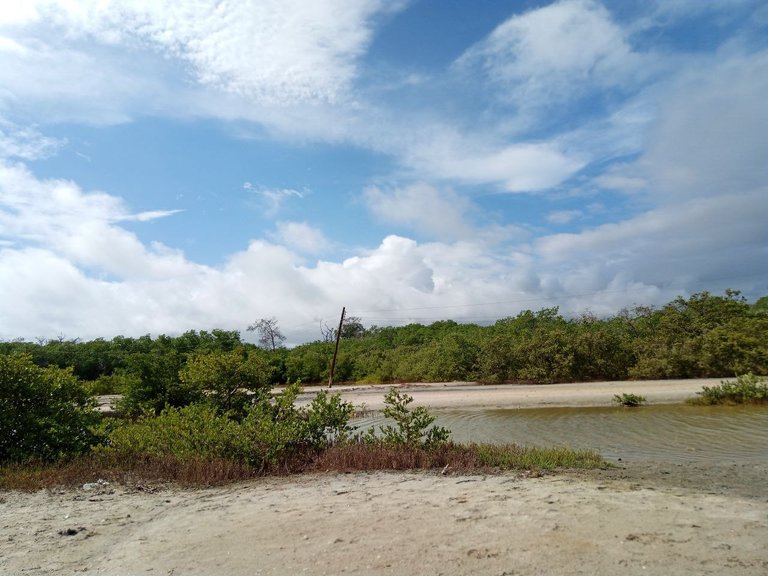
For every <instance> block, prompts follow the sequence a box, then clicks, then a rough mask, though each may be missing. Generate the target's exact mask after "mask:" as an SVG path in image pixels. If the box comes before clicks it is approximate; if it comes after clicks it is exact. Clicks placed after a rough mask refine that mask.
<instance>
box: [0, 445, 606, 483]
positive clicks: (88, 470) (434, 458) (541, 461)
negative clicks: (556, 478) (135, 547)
mask: <svg viewBox="0 0 768 576" xmlns="http://www.w3.org/2000/svg"><path fill="white" fill-rule="evenodd" d="M603 465H604V462H603V460H602V459H601V458H600V456H599V455H598V454H596V453H595V452H591V451H574V450H570V449H565V448H552V449H540V448H527V447H522V446H517V445H514V444H511V445H507V446H492V445H483V444H453V443H447V444H443V445H440V446H437V447H434V448H423V447H410V446H395V445H388V444H384V443H372V444H369V443H364V442H360V443H350V444H341V445H336V446H331V447H330V448H328V449H326V450H324V451H322V452H320V453H316V454H305V455H303V456H300V455H296V456H294V457H293V458H292V459H290V460H283V461H281V462H279V463H278V464H275V465H273V466H272V467H271V468H269V469H255V468H252V467H249V466H247V465H246V464H244V463H242V462H238V461H234V460H227V459H215V460H198V459H188V460H180V459H178V458H174V457H171V456H164V457H141V456H135V457H131V458H126V457H120V458H118V457H115V456H114V455H110V454H104V453H94V454H90V455H87V456H83V457H80V458H75V459H72V460H70V461H66V462H60V463H56V464H43V463H27V464H23V465H22V464H13V465H7V466H5V467H3V468H0V489H5V490H39V489H46V488H48V489H50V488H55V487H59V486H77V485H82V484H84V483H86V482H96V481H97V480H99V479H103V480H107V481H109V482H111V483H119V484H124V485H136V484H139V485H143V484H146V483H169V482H170V483H174V484H178V485H181V486H198V487H199V486H215V485H221V484H227V483H231V482H237V481H241V480H247V479H249V478H254V477H258V476H267V475H284V474H296V473H302V472H357V471H373V470H441V471H443V472H444V473H454V474H458V473H494V472H499V471H504V470H520V471H522V470H525V471H529V472H534V473H538V472H539V471H541V470H554V469H558V468H597V467H601V466H603Z"/></svg>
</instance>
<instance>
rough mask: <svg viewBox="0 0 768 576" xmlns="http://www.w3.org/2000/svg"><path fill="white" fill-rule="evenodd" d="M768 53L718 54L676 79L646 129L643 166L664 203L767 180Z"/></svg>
mask: <svg viewBox="0 0 768 576" xmlns="http://www.w3.org/2000/svg"><path fill="white" fill-rule="evenodd" d="M766 94H768V52H766V51H763V52H760V53H756V54H750V55H743V56H730V55H727V54H726V55H717V56H716V57H715V58H714V59H713V61H710V62H707V63H706V66H704V67H702V68H699V67H697V68H695V69H691V70H688V71H687V72H685V73H683V74H681V75H680V77H679V79H678V80H677V81H675V82H674V83H673V84H672V85H671V87H670V89H669V91H668V93H667V94H666V95H665V96H666V97H665V99H664V101H663V103H662V104H661V112H660V114H659V115H658V117H657V118H656V121H655V122H654V125H653V127H652V129H651V131H650V138H649V143H648V150H647V152H646V153H645V155H644V156H643V158H642V159H641V160H640V161H639V162H638V163H637V166H634V167H632V168H633V170H635V171H639V170H641V171H644V173H645V174H646V175H647V178H648V180H649V184H650V188H651V189H652V190H654V191H655V192H656V193H657V194H658V196H659V197H660V198H661V199H662V201H665V202H669V201H675V200H676V199H685V198H691V197H694V196H702V195H706V196H711V195H721V194H728V193H732V192H741V191H750V190H754V189H755V188H758V187H760V186H764V185H765V184H766V182H768V162H766V158H768V106H766V105H765V95H766Z"/></svg>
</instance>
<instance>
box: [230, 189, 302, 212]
mask: <svg viewBox="0 0 768 576" xmlns="http://www.w3.org/2000/svg"><path fill="white" fill-rule="evenodd" d="M243 190H250V191H252V192H253V193H254V194H255V196H256V198H257V200H258V202H259V204H260V205H261V207H263V208H264V213H265V214H266V215H267V216H274V215H276V214H277V213H278V212H279V211H280V209H281V208H282V206H283V204H284V203H285V202H286V201H287V200H290V199H291V198H304V192H300V191H298V190H294V189H292V188H263V187H261V186H256V185H254V184H251V183H250V182H246V183H245V184H243Z"/></svg>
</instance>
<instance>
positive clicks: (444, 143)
mask: <svg viewBox="0 0 768 576" xmlns="http://www.w3.org/2000/svg"><path fill="white" fill-rule="evenodd" d="M422 128H424V127H422ZM417 134H418V135H417V136H416V137H415V138H414V140H413V141H411V142H408V143H406V144H404V145H401V154H402V155H403V161H404V162H405V163H406V164H408V165H409V166H411V167H412V168H413V169H414V170H415V171H416V172H417V173H420V174H428V175H430V176H432V177H434V178H440V179H447V180H454V181H458V182H461V183H465V184H483V183H493V184H495V185H497V186H498V187H499V189H500V190H502V191H505V192H534V191H539V190H545V189H548V188H552V187H554V186H557V185H559V184H561V183H562V182H563V181H565V180H567V179H568V178H569V177H571V176H572V175H574V174H575V173H576V172H578V171H579V170H580V169H581V168H582V167H584V165H585V160H584V159H583V158H582V157H580V156H579V155H577V154H569V153H566V152H564V151H562V150H561V149H560V148H559V146H558V143H557V142H556V141H552V142H543V143H526V142H520V143H512V144H499V143H494V142H489V140H490V138H489V137H488V135H472V134H459V133H457V132H456V131H454V130H452V129H450V128H447V127H434V128H433V129H431V130H430V129H427V130H424V129H422V130H419V131H417Z"/></svg>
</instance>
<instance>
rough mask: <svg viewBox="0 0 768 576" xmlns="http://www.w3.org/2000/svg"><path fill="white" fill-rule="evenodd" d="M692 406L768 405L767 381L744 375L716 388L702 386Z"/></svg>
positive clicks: (722, 383)
mask: <svg viewBox="0 0 768 576" xmlns="http://www.w3.org/2000/svg"><path fill="white" fill-rule="evenodd" d="M697 395H698V396H697V397H696V398H692V399H691V403H692V404H703V405H713V404H765V403H768V380H766V378H760V377H758V376H755V375H754V374H744V375H742V376H739V377H738V378H736V380H735V381H733V380H723V381H722V382H721V383H720V384H719V385H717V386H712V387H708V386H704V388H703V390H702V391H701V392H697Z"/></svg>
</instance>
